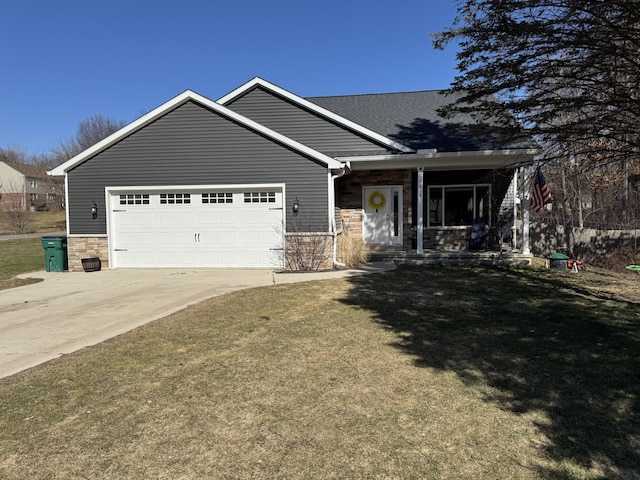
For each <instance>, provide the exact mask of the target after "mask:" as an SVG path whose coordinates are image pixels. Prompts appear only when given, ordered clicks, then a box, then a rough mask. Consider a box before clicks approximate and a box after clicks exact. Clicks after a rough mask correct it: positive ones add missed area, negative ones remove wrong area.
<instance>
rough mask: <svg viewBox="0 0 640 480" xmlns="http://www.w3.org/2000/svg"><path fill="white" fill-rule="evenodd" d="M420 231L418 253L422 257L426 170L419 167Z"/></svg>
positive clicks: (418, 213) (417, 244)
mask: <svg viewBox="0 0 640 480" xmlns="http://www.w3.org/2000/svg"><path fill="white" fill-rule="evenodd" d="M417 193H418V195H417V197H418V205H417V207H418V212H417V218H418V225H417V227H418V230H417V232H416V233H417V238H416V253H417V254H418V255H422V254H423V253H424V168H422V167H418V192H417Z"/></svg>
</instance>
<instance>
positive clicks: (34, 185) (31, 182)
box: [29, 180, 38, 188]
mask: <svg viewBox="0 0 640 480" xmlns="http://www.w3.org/2000/svg"><path fill="white" fill-rule="evenodd" d="M29 186H30V187H31V188H38V182H37V180H29Z"/></svg>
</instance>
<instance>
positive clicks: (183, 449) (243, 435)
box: [0, 268, 640, 479]
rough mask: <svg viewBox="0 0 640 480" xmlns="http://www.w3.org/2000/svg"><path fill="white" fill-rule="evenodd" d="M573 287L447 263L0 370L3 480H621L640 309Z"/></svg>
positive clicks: (204, 310) (228, 305)
mask: <svg viewBox="0 0 640 480" xmlns="http://www.w3.org/2000/svg"><path fill="white" fill-rule="evenodd" d="M549 282H559V284H558V286H557V288H558V289H560V288H564V290H562V291H558V293H557V294H556V293H549V292H546V291H543V286H544V285H546V284H549ZM560 286H561V287H560ZM573 288H574V287H573V286H572V285H571V284H570V283H567V282H565V281H564V279H563V278H556V277H554V276H550V275H549V274H548V273H546V272H535V271H526V272H525V271H507V270H493V269H484V268H474V269H461V268H456V269H442V268H435V269H403V270H400V271H398V272H393V273H389V274H384V275H374V276H367V277H359V278H356V279H353V280H335V281H325V282H313V283H306V284H297V285H286V286H276V287H268V288H261V289H255V290H249V291H244V292H238V293H235V294H231V295H226V296H223V297H219V298H216V299H212V300H210V301H207V302H204V303H202V304H199V305H196V306H193V307H190V308H188V309H185V310H183V311H181V312H178V313H176V314H174V315H172V316H170V317H167V318H165V319H163V320H160V321H157V322H154V323H152V324H149V325H146V326H144V327H142V328H139V329H137V330H135V331H133V332H130V333H128V334H126V335H122V336H120V337H118V338H115V339H113V340H111V341H108V342H105V343H103V344H101V345H98V346H95V347H91V348H88V349H85V350H83V351H80V352H77V353H75V354H72V355H67V356H65V357H63V358H61V359H59V360H56V361H52V362H50V363H48V364H46V365H44V366H41V367H38V368H34V369H31V370H29V371H26V372H23V373H21V374H18V375H15V376H13V377H10V378H7V379H4V380H0V476H1V477H2V478H4V479H18V478H20V479H22V478H48V479H49V478H51V479H56V478H60V479H63V478H64V479H68V478H104V479H108V478H128V479H146V478H158V479H165V478H166V479H169V478H170V479H177V478H229V479H231V478H234V479H236V478H265V479H267V478H269V479H271V478H336V479H342V478H403V479H404V478H407V479H409V478H416V479H417V478H433V479H451V478H465V479H466V478H474V479H496V478H518V479H539V478H565V479H579V478H585V479H599V478H615V476H616V475H617V476H619V478H624V477H623V476H622V475H624V474H625V472H628V471H631V470H630V469H632V468H633V467H632V466H633V465H634V464H633V462H634V461H637V460H638V453H637V450H636V451H635V452H634V450H633V449H634V448H637V446H638V445H639V438H638V431H639V429H638V426H639V425H638V417H637V413H638V412H637V409H638V404H637V401H636V398H637V393H638V379H637V374H636V373H635V372H637V369H636V367H638V366H639V365H638V360H637V359H635V351H637V350H634V351H633V352H632V351H630V350H627V349H630V348H631V347H637V346H638V342H639V341H640V340H639V338H638V324H637V320H638V305H637V304H629V303H624V304H623V303H615V302H614V301H613V300H611V299H608V300H602V299H599V298H597V297H595V296H589V295H587V294H583V293H575V292H574V293H572V289H573ZM551 292H553V290H551ZM550 299H551V300H552V302H550V303H547V302H548V301H549V300H550ZM560 299H565V300H567V301H568V302H569V303H570V304H571V305H573V306H575V308H576V309H578V308H579V311H578V310H574V311H573V313H571V314H569V315H565V313H564V312H567V310H566V309H561V308H559V307H560V305H561V304H562V303H563V302H562V301H560ZM554 302H555V303H554ZM611 302H614V303H611ZM609 303H611V305H609ZM578 305H582V306H581V307H578ZM591 309H593V311H592V310H591ZM596 310H597V311H599V312H600V313H602V314H605V315H610V314H612V313H613V312H614V311H619V313H618V314H617V316H616V317H615V318H610V317H608V316H605V317H604V318H603V319H602V320H599V318H598V316H597V315H596V314H595V313H596ZM569 311H570V312H571V310H569ZM555 312H558V315H557V316H555ZM574 313H576V315H574ZM577 314H579V315H577ZM592 314H593V315H592ZM580 326H581V327H582V330H581V332H577V334H576V335H572V334H571V332H573V331H574V330H575V329H576V328H578V327H580ZM586 330H591V331H590V332H589V333H588V334H586V333H584V332H585V331H586ZM623 331H624V338H623V336H622V332H623ZM595 336H598V339H599V341H600V342H601V344H602V345H601V346H600V347H597V342H595V340H596V338H595ZM591 341H593V343H592V344H591V345H590V348H591V353H592V355H591V356H589V355H587V352H586V351H585V350H584V348H585V344H586V342H591ZM594 345H595V347H594ZM625 350H626V353H623V352H624V351H625ZM605 369H606V370H607V372H606V374H605V371H604V370H605ZM633 369H635V370H633ZM570 373H571V375H569V374H570ZM623 378H624V379H625V381H623ZM592 382H604V385H602V386H596V385H595V384H592ZM613 406H615V409H614V410H615V411H612V410H611V409H612V407H613ZM589 432H590V433H589ZM635 465H637V462H636V463H635ZM629 478H631V477H629Z"/></svg>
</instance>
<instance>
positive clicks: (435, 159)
mask: <svg viewBox="0 0 640 480" xmlns="http://www.w3.org/2000/svg"><path fill="white" fill-rule="evenodd" d="M538 153H540V151H539V150H537V149H522V150H521V149H513V150H482V151H470V152H440V153H438V152H428V153H424V154H409V155H368V156H359V157H358V156H354V157H339V158H338V160H340V161H342V162H345V163H349V164H350V166H351V170H392V169H396V168H412V169H413V168H420V167H421V168H424V169H426V170H462V169H465V168H470V169H482V168H508V167H515V166H519V165H527V164H531V163H532V161H533V157H534V156H535V155H537V154H538Z"/></svg>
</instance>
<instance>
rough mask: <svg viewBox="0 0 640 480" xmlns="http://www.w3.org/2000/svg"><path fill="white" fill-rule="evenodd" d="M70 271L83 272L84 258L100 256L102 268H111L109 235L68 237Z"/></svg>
mask: <svg viewBox="0 0 640 480" xmlns="http://www.w3.org/2000/svg"><path fill="white" fill-rule="evenodd" d="M67 254H68V257H69V271H70V272H81V271H83V268H82V259H83V258H92V257H98V258H99V259H100V261H101V262H102V268H109V244H108V239H107V237H69V238H67Z"/></svg>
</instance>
